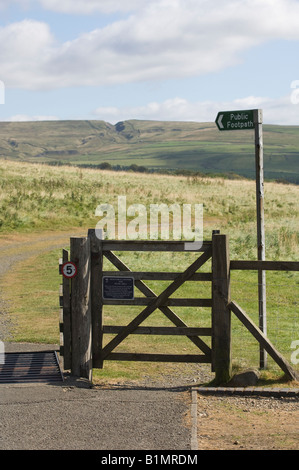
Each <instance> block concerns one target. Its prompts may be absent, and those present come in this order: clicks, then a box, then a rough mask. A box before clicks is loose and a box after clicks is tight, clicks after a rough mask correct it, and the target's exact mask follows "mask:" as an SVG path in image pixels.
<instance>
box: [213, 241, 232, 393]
mask: <svg viewBox="0 0 299 470" xmlns="http://www.w3.org/2000/svg"><path fill="white" fill-rule="evenodd" d="M212 278H213V280H212V370H213V371H214V372H215V383H216V384H222V383H226V382H228V381H229V379H230V378H231V312H230V309H229V308H228V304H229V302H230V259H229V246H228V237H227V235H221V234H218V233H213V236H212Z"/></svg>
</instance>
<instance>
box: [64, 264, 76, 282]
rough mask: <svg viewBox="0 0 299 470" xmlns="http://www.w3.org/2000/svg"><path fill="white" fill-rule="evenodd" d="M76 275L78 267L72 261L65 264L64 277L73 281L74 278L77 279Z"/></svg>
mask: <svg viewBox="0 0 299 470" xmlns="http://www.w3.org/2000/svg"><path fill="white" fill-rule="evenodd" d="M76 274H77V266H76V265H75V264H74V263H72V262H71V261H68V262H67V263H64V264H63V265H62V275H63V276H64V277H66V278H68V279H71V278H72V277H75V276H76Z"/></svg>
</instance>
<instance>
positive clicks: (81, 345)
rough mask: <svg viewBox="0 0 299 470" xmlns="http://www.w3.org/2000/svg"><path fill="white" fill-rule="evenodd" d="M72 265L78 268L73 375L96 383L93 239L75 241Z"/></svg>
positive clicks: (74, 282)
mask: <svg viewBox="0 0 299 470" xmlns="http://www.w3.org/2000/svg"><path fill="white" fill-rule="evenodd" d="M70 248H71V253H70V257H71V261H72V262H73V263H75V265H76V266H77V274H76V276H75V277H74V278H73V279H72V295H71V308H72V374H73V375H75V376H78V377H84V378H86V379H88V380H89V381H91V380H92V325H91V302H90V239H89V238H87V237H83V238H79V237H72V238H71V246H70Z"/></svg>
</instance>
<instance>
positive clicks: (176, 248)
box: [102, 240, 211, 252]
mask: <svg viewBox="0 0 299 470" xmlns="http://www.w3.org/2000/svg"><path fill="white" fill-rule="evenodd" d="M102 243H103V251H173V252H186V250H185V243H186V242H184V241H175V240H170V241H160V240H159V241H154V240H133V241H131V240H103V242H102ZM194 246H195V247H196V244H194ZM210 247H211V242H208V241H206V242H203V244H202V246H201V248H200V249H196V248H194V249H190V250H189V249H188V252H192V251H194V252H205V251H206V249H208V248H210Z"/></svg>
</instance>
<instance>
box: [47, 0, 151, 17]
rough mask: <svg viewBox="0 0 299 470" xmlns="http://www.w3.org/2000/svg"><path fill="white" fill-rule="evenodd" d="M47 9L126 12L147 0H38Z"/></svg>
mask: <svg viewBox="0 0 299 470" xmlns="http://www.w3.org/2000/svg"><path fill="white" fill-rule="evenodd" d="M38 1H39V3H40V4H41V5H42V6H43V7H44V8H45V9H47V10H52V11H56V12H61V13H71V14H81V15H89V14H92V13H96V12H103V13H113V12H123V11H124V12H126V11H131V10H135V9H137V8H140V6H141V5H144V4H146V3H148V0H63V1H61V0H38Z"/></svg>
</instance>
